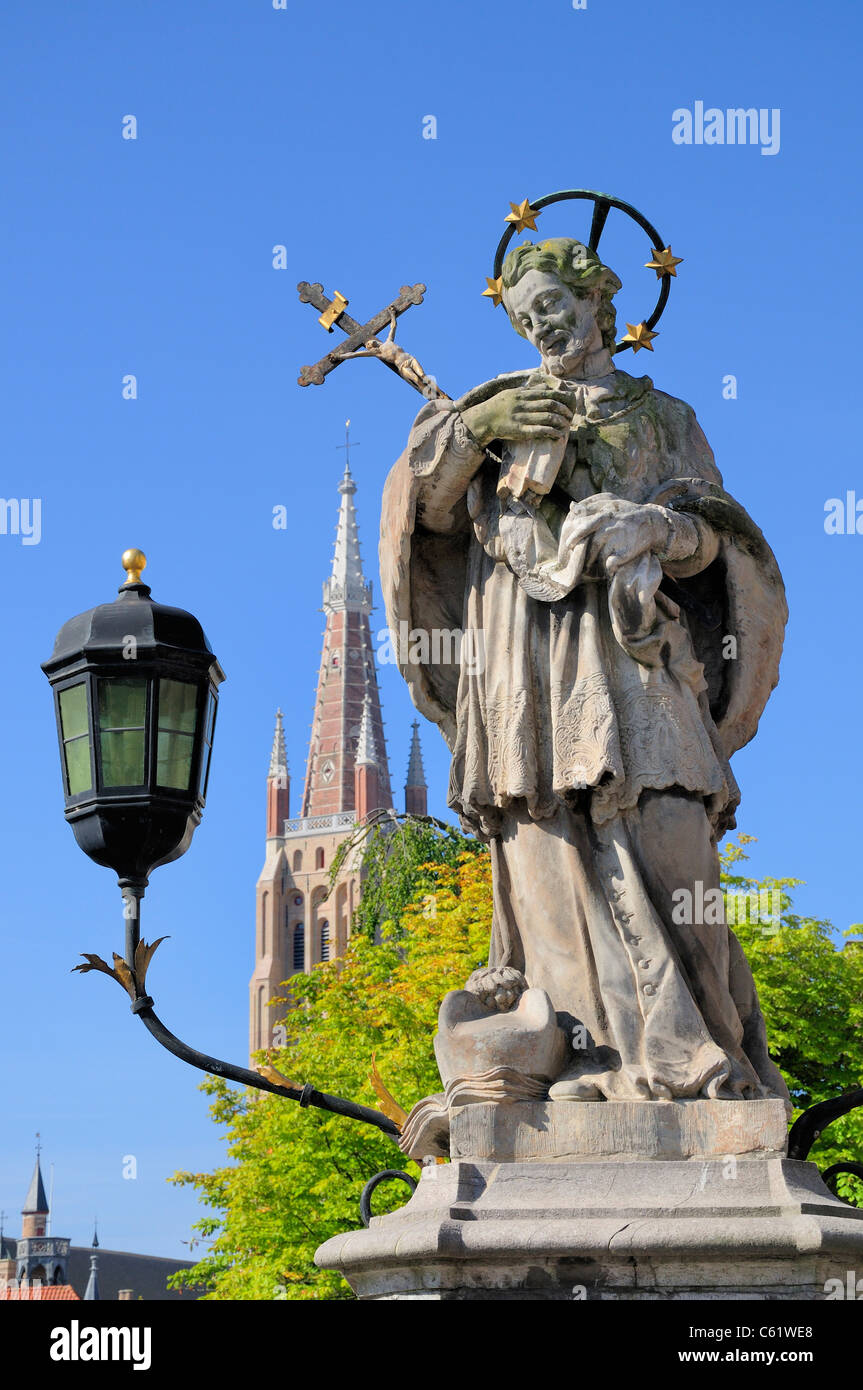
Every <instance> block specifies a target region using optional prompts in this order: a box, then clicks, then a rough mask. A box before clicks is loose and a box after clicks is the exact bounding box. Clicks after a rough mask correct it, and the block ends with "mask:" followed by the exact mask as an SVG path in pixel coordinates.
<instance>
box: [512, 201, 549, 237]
mask: <svg viewBox="0 0 863 1390" xmlns="http://www.w3.org/2000/svg"><path fill="white" fill-rule="evenodd" d="M510 207H511V208H512V211H511V212H510V213H508V214H507V215H506V217H505V218H504V219H503V220H504V222H512V223H514V224H515V230H516V231H517V232H523V231H525V229H526V228H530V230H531V231H532V232H535V231H536V219H537V218H538V217H541V216H542V213H541V212H538V211H537V210H536V208H532V207H531V205H530V201H529V200H528V199H527V198H522V200H521V202H520V203H510Z"/></svg>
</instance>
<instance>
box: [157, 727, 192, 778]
mask: <svg viewBox="0 0 863 1390" xmlns="http://www.w3.org/2000/svg"><path fill="white" fill-rule="evenodd" d="M194 751H195V740H194V738H193V737H192V735H191V734H175V733H160V734H159V738H158V743H157V748H156V782H157V783H158V785H159V786H160V787H176V788H177V789H178V790H179V791H187V790H188V787H189V778H190V777H191V775H192V755H193V753H194Z"/></svg>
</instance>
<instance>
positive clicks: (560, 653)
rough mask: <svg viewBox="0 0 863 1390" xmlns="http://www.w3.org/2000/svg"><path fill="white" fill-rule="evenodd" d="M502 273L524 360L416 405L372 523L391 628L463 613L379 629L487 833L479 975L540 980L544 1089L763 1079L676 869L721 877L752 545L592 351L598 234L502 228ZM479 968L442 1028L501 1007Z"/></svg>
mask: <svg viewBox="0 0 863 1390" xmlns="http://www.w3.org/2000/svg"><path fill="white" fill-rule="evenodd" d="M502 287H503V288H502V294H503V303H504V306H505V308H506V311H507V313H508V314H509V318H510V321H511V323H512V325H513V327H514V328H515V330H516V332H517V333H519V334H520V335H521V336H522V337H524V338H526V339H527V340H528V341H529V342H530V343H531V344H532V345H533V346H534V347H536V349H537V350H538V352H539V354H540V364H539V367H538V368H537V369H536V370H534V371H522V372H511V373H507V374H504V375H502V376H499V377H496V378H495V379H494V380H492V381H488V382H485V383H484V384H483V385H481V386H478V387H476V388H475V389H473V390H471V391H469V392H468V393H467V394H466V395H465V396H463V397H462V398H461V399H460V400H457V401H450V400H448V399H438V400H432V401H430V402H429V403H428V404H427V405H425V406H424V407H423V409H422V410H421V411H420V413H419V415H418V416H417V419H416V421H415V423H414V426H413V429H412V430H411V434H410V438H409V440H408V445H407V448H406V450H405V452H404V453H403V455H402V456H401V458H400V459H399V460H398V462H397V463H396V465H395V467H394V469H393V470H392V473H391V474H390V477H389V480H388V482H387V486H386V490H385V494H384V505H383V517H382V526H381V571H382V575H383V581H384V592H385V600H386V605H387V615H388V621H389V625H390V630H391V632H392V633H393V634H398V633H399V632H404V631H405V630H407V631H415V630H417V629H419V630H421V631H423V632H426V633H430V634H432V636H433V634H434V632H435V631H441V632H448V633H451V632H452V631H453V630H454V629H461V630H462V631H463V632H465V633H468V632H469V633H471V634H473V637H474V643H473V646H474V649H475V650H476V649H479V650H481V651H482V653H483V659H482V661H481V662H472V663H471V664H470V666H468V665H467V664H463V665H461V666H459V665H458V664H455V663H453V664H446V663H445V662H440V663H438V664H435V662H434V661H432V662H429V663H426V664H418V663H417V662H416V661H414V660H412V659H411V655H410V652H409V651H408V650H407V648H406V644H405V643H404V641H402V642H401V643H400V644H398V645H399V661H400V666H401V669H402V672H403V674H404V676H405V678H406V680H407V681H408V682H409V685H410V689H411V693H412V696H413V699H414V701H415V703H416V705H417V707H418V708H419V709H420V710H421V711H422V712H423V713H424V714H425V715H427V716H428V717H429V718H430V719H432V720H434V721H436V722H437V723H438V724H439V725H440V727H441V729H442V731H443V734H444V736H445V738H446V739H447V742H448V744H449V746H450V749H451V751H452V772H451V783H450V793H449V804H450V805H451V806H452V807H453V808H454V809H455V810H456V811H457V812H458V813H459V815H460V817H461V819H462V821H463V823H465V824H466V825H467V826H469V827H470V828H471V829H472V830H473V831H475V833H476V834H477V835H479V836H481V837H483V838H484V839H486V840H487V841H488V842H489V844H490V848H491V854H492V865H493V880H494V922H493V930H492V939H491V948H490V953H489V967H490V969H491V970H493V971H494V970H501V969H504V968H507V969H509V970H510V971H512V972H514V973H513V975H512V976H511V977H507V978H510V979H513V980H514V979H516V978H518V977H520V976H523V977H524V983H523V985H521V986H519V987H516V988H512V989H509V992H508V993H507V992H505V995H504V997H505V1000H506V1001H510V999H511V1001H512V1003H515V1002H516V1001H519V1002H518V1005H517V1007H518V1008H519V1009H520V1014H519V1017H520V1018H523V1019H524V1020H525V1022H524V1027H527V1028H529V1027H530V1026H533V1025H531V1023H530V1019H531V1018H534V1017H539V1013H537V1011H536V1009H535V1008H534V1009H533V1012H531V1011H530V1009H528V1004H527V1002H526V1001H527V998H528V996H527V995H526V994H523V989H528V991H529V992H530V993H531V997H532V992H533V991H544V992H545V994H546V995H547V996H548V998H549V1000H550V1001H551V1006H552V1010H553V1018H554V1019H556V1024H554V1023H553V1024H552V1026H553V1027H557V1028H559V1029H560V1030H561V1031H562V1033H563V1035H564V1036H565V1039H566V1045H565V1047H564V1049H563V1051H558V1050H557V1049H556V1047H555V1046H552V1047H548V1046H546V1047H545V1048H544V1051H543V1055H544V1056H545V1057H547V1058H553V1059H555V1060H554V1061H553V1063H552V1062H549V1063H547V1065H548V1066H552V1065H553V1067H554V1068H555V1074H554V1075H552V1076H548V1077H547V1084H548V1083H550V1092H549V1094H550V1098H551V1100H552V1101H596V1100H603V1099H606V1100H615V1101H668V1100H676V1099H693V1098H702V1099H709V1100H763V1099H773V1100H780V1101H783V1102H785V1103H786V1104H787V1102H788V1092H787V1089H786V1087H785V1084H784V1082H783V1080H782V1077H781V1075H780V1073H779V1071H778V1069H777V1067H776V1066H775V1065H774V1063H773V1062H772V1061H771V1059H770V1057H769V1056H768V1052H767V1043H766V1038H765V1028H764V1020H763V1016H762V1014H761V1010H760V1008H759V1005H758V999H757V996H756V992H755V986H754V983H753V980H752V975H751V972H750V970H749V966H748V964H747V962H746V960H745V958H744V956H743V953H742V951H741V949H740V946H739V945H738V943H737V941H736V938H735V936H734V934H733V933H732V932H731V931H730V930H729V928H728V927H727V926H726V925H725V924H724V923H722V924H720V925H716V924H713V923H711V924H705V923H702V922H699V921H697V920H695V921H693V920H688V919H687V913H686V912H685V910H684V911H681V910H680V906H679V904H680V902H681V900H682V901H684V902H685V895H681V894H680V893H679V891H678V890H681V889H687V890H688V891H689V894H690V897H689V902H690V903H700V902H703V901H704V896H705V894H706V893H708V891H709V890H710V889H712V888H716V887H718V884H719V863H718V858H717V848H716V846H717V841H718V839H719V838H720V837H721V836H722V835H723V834H724V833H725V832H726V831H727V830H728V829H729V828H730V827H732V826H733V825H734V824H735V821H734V811H735V808H736V806H737V804H738V801H739V793H738V789H737V785H736V783H735V780H734V776H733V773H732V771H731V768H730V766H729V759H730V757H731V755H732V754H733V753H734V752H735V751H736V750H737V749H738V748H740V747H741V746H742V745H743V744H745V743H746V742H748V740H749V739H751V738H752V736H753V735H754V733H755V731H756V728H757V725H758V720H759V718H760V715H761V712H762V710H763V708H764V705H765V703H766V701H767V699H768V696H769V694H770V692H771V690H772V689H773V687H774V686H775V684H776V681H777V679H778V663H779V655H780V652H781V646H782V636H783V630H784V625H785V620H786V617H787V609H786V604H785V597H784V588H783V584H782V579H781V576H780V574H779V570H778V567H777V565H776V561H775V559H774V557H773V554H772V552H771V550H770V549H769V547H768V545H767V543H766V542H765V540H764V538H763V536H762V534H761V532H760V530H759V529H758V527H757V526H756V525H755V523H754V522H753V521H752V520H751V519H750V518H749V517H748V516H747V514H746V512H745V511H744V510H743V508H742V507H741V506H739V504H738V503H736V502H735V501H734V500H733V499H732V498H731V497H729V496H728V494H727V493H726V492H725V491H724V489H723V487H722V479H721V477H720V474H719V472H718V470H717V468H716V465H715V463H714V460H713V456H712V453H711V451H710V448H709V446H708V444H707V441H706V440H705V438H704V435H703V434H702V432H701V429H700V428H699V425H698V423H697V421H696V419H695V415H694V413H693V411H692V409H691V408H690V407H689V406H688V405H686V404H685V403H684V402H683V401H679V400H676V399H675V398H674V397H672V396H668V395H666V394H665V393H664V392H662V391H658V390H656V389H655V388H654V386H653V383H652V381H651V380H650V378H649V377H646V376H644V377H640V378H637V377H633V376H630V375H628V374H627V373H626V372H623V371H620V370H619V369H616V368H615V366H614V361H613V357H612V348H613V346H614V335H615V311H614V305H613V296H614V294H615V292H616V291H617V290H618V289H619V288H620V281H619V280H618V279H617V277H616V275H615V274H614V273H613V271H611V270H610V269H609V268H608V266H606V265H604V264H603V263H602V261H601V260H600V258H599V257H598V255H597V254H596V253H595V252H593V251H592V250H590V249H588V248H587V247H585V246H583V245H582V244H581V243H580V242H578V241H574V240H570V239H565V238H562V239H556V240H551V241H543V242H541V243H539V244H537V245H534V244H532V243H530V242H527V243H524V244H522V245H520V246H519V247H517V248H516V249H515V250H513V251H511V252H510V253H509V255H508V256H507V258H506V260H505V261H504V265H503V275H502ZM391 336H392V335H391ZM418 370H419V371H420V372H421V368H418ZM477 634H479V635H480V636H481V642H478V641H477V640H476V638H477ZM430 649H431V652H432V654H434V653H435V651H436V650H439V649H440V648H439V647H437V648H436V646H435V643H434V642H433V641H432V643H431V648H430ZM699 885H700V891H699ZM692 915H693V914H692V913H689V914H688V918H689V919H691V917H692ZM495 978H496V979H499V978H502V977H495ZM481 983H482V982H479V984H477V982H474V986H473V988H472V990H471V991H468V992H466V993H465V994H464V995H463V996H459V998H461V997H463V998H464V1000H466V1001H467V1003H466V1004H465V1006H464V1009H462V1012H461V1013H459V1009H461V1005H458V1007H457V1008H456V1014H457V1015H458V1017H459V1018H463V1019H464V1020H466V1021H467V1022H465V1023H462V1024H459V1023H458V1021H457V1020H456V1021H455V1022H453V1017H454V1016H453V1007H454V1006H453V1004H452V1002H451V1003H450V1005H449V1006H448V1008H449V1015H448V1017H449V1019H450V1023H449V1024H448V1028H449V1029H450V1031H451V1033H452V1037H453V1038H455V1037H456V1036H457V1034H458V1030H459V1028H460V1027H461V1028H462V1030H463V1032H464V1037H465V1039H466V1040H468V1041H469V1039H470V1038H471V1037H473V1033H471V1031H470V1030H471V1029H473V1030H474V1031H475V1029H476V1026H477V1025H476V1022H475V1020H476V1019H477V1017H480V1016H483V1017H484V1016H485V1015H487V1016H488V1020H489V1029H492V1028H494V1029H497V1030H498V1032H499V1030H500V1028H501V1027H502V1023H503V1022H505V1020H501V1012H500V1010H501V1007H502V1006H500V1005H499V1004H497V1005H496V1004H495V1002H494V999H493V998H491V997H489V1001H487V1002H486V1003H483V1002H482V1000H483V993H482V988H481ZM494 988H496V986H495V985H494V984H493V985H492V992H493V991H494ZM449 999H450V1001H452V999H453V996H449ZM508 1006H509V1004H508V1002H507V1003H506V1007H508ZM525 1010H527V1012H525ZM540 1013H541V1010H540ZM468 1024H470V1028H468ZM442 1027H443V1015H442ZM464 1030H467V1031H464ZM490 1036H491V1034H490V1033H489V1037H490ZM500 1036H501V1037H503V1036H506V1037H515V1036H516V1033H514V1032H513V1029H512V1028H510V1030H509V1032H508V1033H505V1034H500ZM518 1036H519V1037H520V1038H521V1039H522V1041H521V1043H520V1046H522V1048H523V1046H524V1043H523V1032H522V1033H520V1034H518ZM441 1041H442V1043H443V1044H444V1046H443V1050H444V1051H445V1052H446V1053H447V1056H448V1057H450V1055H451V1052H452V1049H451V1048H449V1051H447V1048H448V1047H449V1044H448V1043H447V1040H446V1039H442V1040H441ZM470 1045H471V1046H473V1043H471V1044H470ZM507 1045H509V1044H507ZM465 1046H467V1041H466V1043H465ZM492 1050H493V1049H492ZM438 1055H439V1058H440V1056H441V1050H440V1049H439V1053H438ZM482 1056H483V1058H484V1062H483V1066H485V1065H486V1064H488V1066H489V1067H490V1068H491V1071H494V1072H495V1075H497V1071H495V1067H497V1070H498V1071H500V1073H501V1075H503V1072H504V1070H505V1068H506V1065H507V1058H506V1056H505V1055H503V1054H502V1055H500V1056H497V1057H495V1056H492V1055H491V1054H490V1053H489V1052H488V1049H487V1048H486V1050H485V1052H483V1054H482ZM442 1070H443V1069H442ZM491 1071H490V1072H489V1075H491ZM521 1071H524V1067H523V1066H522V1067H521ZM489 1084H491V1083H489ZM495 1084H497V1083H495Z"/></svg>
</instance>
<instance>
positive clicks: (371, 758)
mask: <svg viewBox="0 0 863 1390" xmlns="http://www.w3.org/2000/svg"><path fill="white" fill-rule="evenodd" d="M377 765H378V750H377V748H376V747H375V731H374V727H373V725H372V702H371V697H370V696H369V693H368V691H366V694H365V698H364V699H363V712H362V716H361V717H360V732H359V736H358V738H357V753H356V758H355V760H354V766H355V767H364V766H366V767H377Z"/></svg>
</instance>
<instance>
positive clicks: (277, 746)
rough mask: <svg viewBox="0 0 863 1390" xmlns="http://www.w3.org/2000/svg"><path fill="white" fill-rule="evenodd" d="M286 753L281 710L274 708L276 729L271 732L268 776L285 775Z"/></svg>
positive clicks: (286, 768)
mask: <svg viewBox="0 0 863 1390" xmlns="http://www.w3.org/2000/svg"><path fill="white" fill-rule="evenodd" d="M287 771H288V754H287V750H286V749H285V731H284V729H283V728H282V711H281V710H280V709H277V710H276V731H275V733H274V734H273V751H272V752H271V754H270V772H269V775H270V777H278V776H279V774H282V775H283V776H287Z"/></svg>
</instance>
